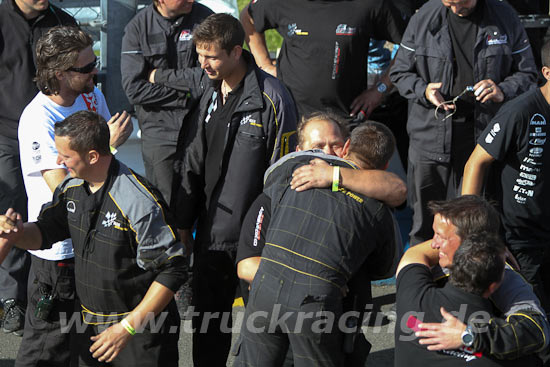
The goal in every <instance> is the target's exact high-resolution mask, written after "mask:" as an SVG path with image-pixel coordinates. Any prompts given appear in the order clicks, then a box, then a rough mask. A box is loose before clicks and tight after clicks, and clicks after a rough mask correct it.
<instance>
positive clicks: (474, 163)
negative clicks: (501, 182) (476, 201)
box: [462, 144, 494, 195]
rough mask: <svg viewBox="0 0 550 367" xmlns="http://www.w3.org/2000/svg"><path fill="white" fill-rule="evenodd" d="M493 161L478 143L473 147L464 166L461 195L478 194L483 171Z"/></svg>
mask: <svg viewBox="0 0 550 367" xmlns="http://www.w3.org/2000/svg"><path fill="white" fill-rule="evenodd" d="M493 161H494V158H493V157H492V156H491V155H489V153H487V152H486V151H485V149H483V148H482V147H481V146H480V145H479V144H478V145H477V146H476V147H475V149H474V151H473V152H472V154H471V155H470V158H469V159H468V162H466V165H465V166H464V176H463V180H462V195H479V194H480V193H481V189H482V187H483V180H484V178H485V172H486V171H487V167H489V165H490V164H491V163H492V162H493Z"/></svg>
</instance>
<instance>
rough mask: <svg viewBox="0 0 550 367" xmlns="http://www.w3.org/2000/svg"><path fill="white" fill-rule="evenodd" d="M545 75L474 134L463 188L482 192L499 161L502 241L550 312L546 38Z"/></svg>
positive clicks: (549, 68)
mask: <svg viewBox="0 0 550 367" xmlns="http://www.w3.org/2000/svg"><path fill="white" fill-rule="evenodd" d="M542 63H543V65H544V66H543V67H542V75H543V77H544V78H545V79H546V80H547V82H546V84H544V85H543V86H542V87H541V88H537V89H534V90H532V91H529V92H528V93H525V94H523V95H521V96H519V97H517V98H516V99H514V100H512V101H510V102H508V103H507V104H505V105H504V106H503V107H502V109H501V110H500V111H499V113H498V114H497V115H496V116H495V117H494V118H493V120H492V121H491V123H490V124H489V126H487V128H486V129H485V131H484V132H483V134H481V136H480V137H479V139H478V144H477V146H476V148H475V150H474V152H473V153H472V155H471V157H470V159H469V160H468V162H467V164H466V167H465V170H464V186H463V188H462V193H463V194H474V195H479V194H480V193H481V191H482V190H481V189H482V185H483V180H484V176H485V171H486V170H487V168H488V167H489V166H491V164H493V162H494V161H498V162H499V164H500V167H501V171H500V172H499V173H500V187H499V189H500V190H499V202H500V204H501V205H500V206H501V209H502V211H501V215H502V223H503V225H504V229H505V236H506V243H507V244H508V246H509V247H510V249H511V251H512V253H513V254H514V256H515V257H516V259H517V261H518V262H519V264H520V266H521V272H522V274H523V275H524V276H525V277H526V279H527V280H528V281H529V282H530V283H531V284H533V288H534V290H535V293H536V294H537V296H538V297H539V298H540V300H541V302H542V306H543V308H544V309H545V311H546V313H547V314H548V313H549V312H550V227H549V226H548V218H549V217H550V202H549V200H550V193H549V191H548V187H547V182H546V181H545V176H544V170H545V169H547V167H548V165H549V164H550V155H549V153H548V149H550V145H549V144H546V142H547V139H548V137H547V133H548V131H549V130H548V126H547V124H548V123H549V122H548V121H549V120H550V106H549V103H550V83H549V82H548V81H549V80H550V43H546V44H545V45H544V47H543V48H542Z"/></svg>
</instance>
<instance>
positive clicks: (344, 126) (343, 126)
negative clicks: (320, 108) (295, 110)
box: [296, 111, 349, 147]
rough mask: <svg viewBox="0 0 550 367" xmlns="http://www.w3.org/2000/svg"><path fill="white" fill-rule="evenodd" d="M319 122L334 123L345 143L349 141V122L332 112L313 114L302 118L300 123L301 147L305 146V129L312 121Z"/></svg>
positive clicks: (299, 138)
mask: <svg viewBox="0 0 550 367" xmlns="http://www.w3.org/2000/svg"><path fill="white" fill-rule="evenodd" d="M318 120H321V121H328V122H331V123H333V124H334V125H336V126H337V127H338V130H339V131H340V135H342V139H344V142H345V141H346V140H348V139H349V128H348V123H347V121H345V120H344V119H342V118H340V117H339V116H338V115H336V114H334V113H332V112H328V111H326V112H313V113H311V114H309V115H307V116H302V118H301V119H300V121H299V122H298V126H297V127H296V133H297V134H298V145H299V146H300V147H301V146H303V145H304V140H305V137H304V129H305V128H306V126H307V124H309V123H310V122H311V121H318Z"/></svg>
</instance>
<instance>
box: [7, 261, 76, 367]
mask: <svg viewBox="0 0 550 367" xmlns="http://www.w3.org/2000/svg"><path fill="white" fill-rule="evenodd" d="M31 260H32V264H31V270H30V274H29V287H28V290H29V294H28V300H29V301H28V304H27V312H26V314H25V329H24V333H23V339H22V340H21V345H20V347H19V352H18V353H17V359H16V360H15V366H16V367H38V366H49V367H56V366H59V367H65V366H68V365H69V362H70V333H69V330H62V328H61V326H62V325H61V324H60V313H65V315H67V319H69V318H70V317H71V316H72V312H73V310H74V305H75V287H74V259H67V260H63V261H49V260H44V259H41V258H39V257H36V256H33V255H31ZM59 264H62V265H61V266H59ZM54 288H55V289H54ZM52 292H53V294H54V301H53V305H54V306H53V309H52V310H51V312H50V315H49V317H48V319H47V320H42V319H38V318H37V317H36V316H35V311H36V305H37V303H38V301H39V300H40V298H41V297H43V296H47V295H49V294H52Z"/></svg>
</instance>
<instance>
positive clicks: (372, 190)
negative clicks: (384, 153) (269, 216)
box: [290, 159, 407, 207]
mask: <svg viewBox="0 0 550 367" xmlns="http://www.w3.org/2000/svg"><path fill="white" fill-rule="evenodd" d="M310 163H311V164H310V165H306V166H302V167H299V168H297V169H296V170H295V171H294V173H293V174H292V181H291V183H290V187H291V188H292V189H294V190H296V191H304V190H308V189H311V188H321V187H330V186H331V185H332V171H333V169H334V167H332V166H330V165H329V164H328V163H326V162H325V161H323V160H321V159H314V160H312V161H311V162H310ZM340 186H342V187H345V188H347V189H348V190H350V191H354V192H358V193H360V194H363V195H365V196H368V197H370V198H373V199H377V200H380V201H383V202H384V203H386V204H388V205H389V206H392V207H395V206H398V205H401V204H402V203H403V202H404V201H405V199H406V198H407V185H406V184H405V182H403V180H401V179H400V178H399V177H398V176H397V175H396V174H394V173H391V172H387V171H382V170H356V169H351V168H340Z"/></svg>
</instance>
